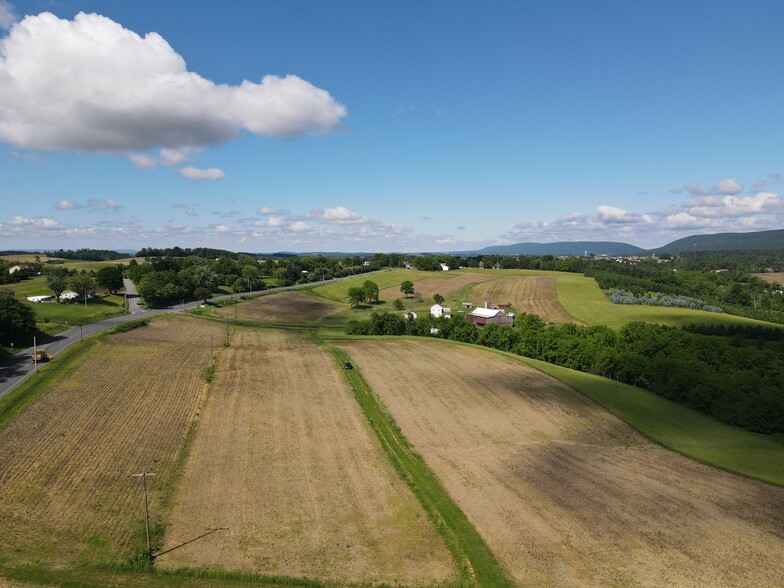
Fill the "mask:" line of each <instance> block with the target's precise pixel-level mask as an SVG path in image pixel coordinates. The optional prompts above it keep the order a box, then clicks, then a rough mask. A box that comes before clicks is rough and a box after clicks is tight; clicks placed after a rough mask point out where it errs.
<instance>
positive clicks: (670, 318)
mask: <svg viewBox="0 0 784 588" xmlns="http://www.w3.org/2000/svg"><path fill="white" fill-rule="evenodd" d="M548 273H549V274H551V275H557V276H558V277H557V280H556V283H555V288H556V292H557V295H558V301H559V302H560V303H561V305H562V306H563V307H564V308H565V309H566V311H567V312H568V313H569V314H571V315H572V316H573V317H574V318H576V319H577V320H579V321H581V322H582V323H585V324H586V325H607V326H608V327H611V328H613V329H620V328H621V327H623V326H624V325H625V324H626V323H629V322H632V321H644V322H646V323H656V324H659V325H667V326H672V327H681V326H683V325H690V324H697V325H706V324H707V325H715V324H725V325H752V326H766V327H770V326H777V325H771V323H766V322H764V321H758V320H754V319H749V318H746V317H741V316H734V315H731V314H725V313H715V312H706V311H704V310H692V309H689V308H673V307H666V306H643V305H638V304H613V303H612V302H610V299H609V298H608V297H607V296H605V295H604V293H603V292H602V290H601V288H599V285H598V284H597V283H596V280H594V279H593V278H586V277H585V276H583V275H580V274H569V273H558V272H548Z"/></svg>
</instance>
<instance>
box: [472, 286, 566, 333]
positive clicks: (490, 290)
mask: <svg viewBox="0 0 784 588" xmlns="http://www.w3.org/2000/svg"><path fill="white" fill-rule="evenodd" d="M555 279H556V278H555V277H554V276H514V277H505V278H498V279H495V280H492V281H488V282H483V283H481V284H477V285H476V286H474V287H472V288H471V298H472V300H471V302H473V303H474V304H475V305H476V306H482V305H483V304H484V301H485V300H489V301H490V302H492V303H494V304H502V303H509V304H511V305H512V306H513V307H514V308H515V310H517V311H518V312H527V313H531V314H538V315H539V316H540V317H542V319H544V320H545V321H553V322H556V323H558V324H561V323H579V321H577V319H575V318H574V317H573V316H572V315H571V314H569V313H568V312H567V311H566V309H565V308H564V307H563V306H561V303H560V302H559V301H558V296H557V295H556V292H555Z"/></svg>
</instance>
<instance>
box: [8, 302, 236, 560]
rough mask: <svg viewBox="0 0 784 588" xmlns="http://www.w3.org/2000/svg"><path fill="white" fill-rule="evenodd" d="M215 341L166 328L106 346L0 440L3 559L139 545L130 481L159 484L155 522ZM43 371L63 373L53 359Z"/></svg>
mask: <svg viewBox="0 0 784 588" xmlns="http://www.w3.org/2000/svg"><path fill="white" fill-rule="evenodd" d="M211 333H212V334H213V336H214V337H215V338H216V341H219V340H220V336H221V333H223V330H222V329H221V327H220V326H218V325H214V324H210V323H207V322H205V321H199V320H196V319H189V318H184V317H169V318H167V319H159V320H156V321H154V322H153V323H151V324H150V325H149V326H147V327H144V328H141V329H136V330H134V331H131V332H128V333H122V334H119V335H113V336H107V337H105V338H103V339H102V340H101V341H100V342H98V343H97V344H96V346H95V347H94V349H93V350H92V351H91V352H90V353H89V354H88V355H87V356H86V357H85V358H84V360H83V361H82V362H81V363H80V364H79V365H78V366H76V367H75V368H74V369H72V370H70V371H69V373H67V374H65V375H64V377H63V378H62V379H56V380H55V381H54V383H53V384H51V385H50V389H49V390H47V391H46V392H45V394H44V395H43V396H42V397H41V398H40V399H39V400H38V401H37V402H36V403H34V404H33V405H32V406H30V407H29V408H28V409H27V410H26V411H25V412H24V413H23V414H21V415H20V416H18V417H17V418H16V419H14V421H12V422H11V423H10V424H9V425H8V426H6V427H5V428H4V429H2V430H0V496H2V500H0V536H2V537H3V541H2V542H0V558H8V560H9V561H12V562H20V563H22V562H35V561H45V562H47V563H49V564H51V563H58V562H60V563H67V562H73V561H75V560H78V561H83V562H84V561H86V562H93V563H96V562H98V563H100V562H106V561H107V560H109V559H114V558H117V559H122V558H125V557H128V556H129V554H130V551H132V550H133V549H137V550H138V549H140V548H141V547H142V546H143V543H144V536H143V530H142V529H143V526H142V522H141V520H140V519H138V518H136V517H137V516H138V515H139V506H140V504H141V490H140V488H139V483H138V481H137V480H136V479H132V478H131V477H130V474H131V473H133V472H140V471H145V470H146V471H154V472H156V473H157V477H156V478H154V479H152V478H151V483H150V485H149V490H150V508H151V512H152V513H153V515H154V516H153V519H154V523H155V522H157V521H158V520H159V515H160V507H161V503H160V499H161V495H160V493H159V491H158V489H159V488H161V487H165V486H166V484H167V480H168V478H169V477H170V476H171V475H172V474H173V473H174V472H173V465H174V463H175V461H176V458H177V454H178V451H179V450H180V448H181V446H182V443H183V441H184V439H185V436H186V433H187V430H188V427H189V425H190V423H191V422H192V421H193V419H194V418H195V415H196V414H197V411H198V406H199V403H200V402H201V401H202V400H203V398H204V395H205V394H206V390H207V387H206V384H205V383H204V381H203V380H202V379H201V377H200V372H201V370H202V369H203V368H204V367H205V365H207V364H208V362H209V353H210V351H209V346H210V334H211ZM186 342H187V343H186ZM47 369H48V370H57V369H59V367H58V365H57V359H55V360H54V362H53V363H52V364H51V365H50V366H48V367H47ZM139 531H141V533H140V532H139ZM129 535H130V537H129ZM126 542H128V544H129V545H130V551H128V552H126V553H120V552H121V548H122V546H123V545H125V544H126Z"/></svg>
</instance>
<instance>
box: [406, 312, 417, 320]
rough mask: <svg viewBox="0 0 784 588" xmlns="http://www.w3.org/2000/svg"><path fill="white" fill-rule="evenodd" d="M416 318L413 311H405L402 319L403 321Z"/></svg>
mask: <svg viewBox="0 0 784 588" xmlns="http://www.w3.org/2000/svg"><path fill="white" fill-rule="evenodd" d="M416 317H417V313H415V312H414V311H413V310H407V311H406V312H404V313H403V318H405V319H415V318H416Z"/></svg>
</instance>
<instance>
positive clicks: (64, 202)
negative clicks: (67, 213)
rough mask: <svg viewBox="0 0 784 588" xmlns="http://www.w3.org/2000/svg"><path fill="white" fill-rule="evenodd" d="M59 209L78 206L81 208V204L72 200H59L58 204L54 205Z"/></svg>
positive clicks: (69, 208)
mask: <svg viewBox="0 0 784 588" xmlns="http://www.w3.org/2000/svg"><path fill="white" fill-rule="evenodd" d="M54 207H55V208H56V209H57V210H74V209H77V208H81V207H82V205H81V204H76V203H75V202H71V201H70V200H58V201H57V204H55V205H54Z"/></svg>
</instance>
